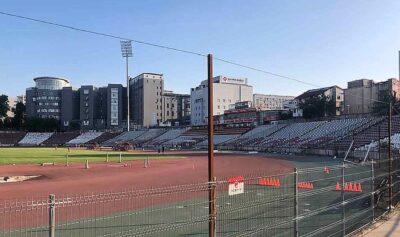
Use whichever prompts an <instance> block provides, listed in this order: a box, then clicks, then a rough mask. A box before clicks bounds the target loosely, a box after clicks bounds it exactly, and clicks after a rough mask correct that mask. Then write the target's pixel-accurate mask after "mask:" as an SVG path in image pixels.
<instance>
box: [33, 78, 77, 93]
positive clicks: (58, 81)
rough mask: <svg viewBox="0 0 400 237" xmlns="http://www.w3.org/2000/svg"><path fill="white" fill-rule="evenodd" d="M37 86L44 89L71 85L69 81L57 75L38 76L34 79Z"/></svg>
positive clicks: (55, 88) (59, 88) (56, 88)
mask: <svg viewBox="0 0 400 237" xmlns="http://www.w3.org/2000/svg"><path fill="white" fill-rule="evenodd" d="M34 80H35V82H36V88H38V89H42V90H61V89H62V88H63V87H68V86H70V83H69V81H67V80H65V79H62V78H56V77H38V78H35V79H34Z"/></svg>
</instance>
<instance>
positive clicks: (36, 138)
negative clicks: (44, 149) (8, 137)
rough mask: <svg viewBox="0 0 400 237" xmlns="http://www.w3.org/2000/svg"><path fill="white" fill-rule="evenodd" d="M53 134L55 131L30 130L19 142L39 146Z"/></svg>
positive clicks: (21, 144)
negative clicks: (37, 131) (39, 131)
mask: <svg viewBox="0 0 400 237" xmlns="http://www.w3.org/2000/svg"><path fill="white" fill-rule="evenodd" d="M51 135H53V133H48V132H44V133H36V132H29V133H27V134H26V135H25V137H24V138H22V140H21V141H19V142H18V145H20V146H38V145H40V144H41V143H43V142H44V141H46V140H47V139H49V138H50V137H51Z"/></svg>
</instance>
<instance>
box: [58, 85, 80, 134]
mask: <svg viewBox="0 0 400 237" xmlns="http://www.w3.org/2000/svg"><path fill="white" fill-rule="evenodd" d="M79 99H80V94H79V90H78V89H76V88H73V87H64V88H63V89H62V91H61V118H60V122H61V129H62V130H68V129H70V128H73V127H74V126H75V127H78V125H79V116H80V114H79ZM74 123H75V125H74Z"/></svg>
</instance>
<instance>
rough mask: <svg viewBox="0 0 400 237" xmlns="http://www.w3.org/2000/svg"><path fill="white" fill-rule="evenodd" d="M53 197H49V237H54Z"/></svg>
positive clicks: (54, 215)
mask: <svg viewBox="0 0 400 237" xmlns="http://www.w3.org/2000/svg"><path fill="white" fill-rule="evenodd" d="M55 205H56V202H55V196H54V194H50V195H49V237H55V236H56V210H55Z"/></svg>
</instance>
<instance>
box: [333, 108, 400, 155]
mask: <svg viewBox="0 0 400 237" xmlns="http://www.w3.org/2000/svg"><path fill="white" fill-rule="evenodd" d="M392 131H393V134H394V133H396V132H400V117H399V116H393V118H392ZM388 136H389V135H388V117H375V118H373V119H372V120H371V121H370V122H369V123H368V124H367V126H364V128H362V129H358V130H356V131H354V132H352V133H350V134H348V136H346V137H343V138H342V139H340V140H338V141H336V142H334V143H331V144H330V146H329V148H330V149H333V148H334V149H338V150H346V149H348V148H349V147H350V144H351V143H352V141H354V144H353V146H354V147H355V148H356V149H357V148H361V147H363V146H366V145H368V144H370V143H371V142H375V141H379V140H382V139H384V138H385V137H386V138H387V137H388Z"/></svg>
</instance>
